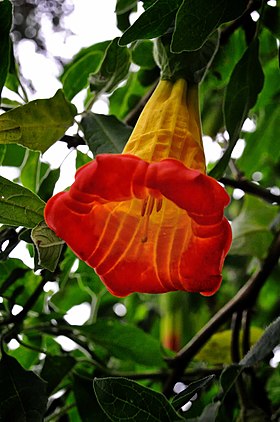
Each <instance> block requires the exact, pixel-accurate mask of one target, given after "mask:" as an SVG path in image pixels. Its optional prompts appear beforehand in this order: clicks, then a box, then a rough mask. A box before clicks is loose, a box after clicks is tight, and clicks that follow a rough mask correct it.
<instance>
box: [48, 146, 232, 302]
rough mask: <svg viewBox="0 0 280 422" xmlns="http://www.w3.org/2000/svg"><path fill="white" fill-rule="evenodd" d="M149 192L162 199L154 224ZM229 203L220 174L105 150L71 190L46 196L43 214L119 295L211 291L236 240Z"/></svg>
mask: <svg viewBox="0 0 280 422" xmlns="http://www.w3.org/2000/svg"><path fill="white" fill-rule="evenodd" d="M147 197H153V198H154V199H157V201H159V198H162V199H163V202H162V204H161V208H160V207H159V208H160V209H159V210H158V212H157V211H156V208H155V205H154V204H152V205H151V209H150V211H149V212H148V214H149V218H148V225H147V222H146V223H145V222H144V219H145V214H146V213H147V212H144V216H141V210H142V208H143V201H144V199H145V198H147ZM227 203H228V195H227V194H226V193H225V191H224V190H223V188H222V187H221V186H220V185H219V184H218V183H217V182H216V181H215V180H214V179H212V178H210V177H208V176H206V175H204V174H202V173H200V172H199V171H197V170H192V169H189V168H187V167H185V166H184V165H183V164H182V163H181V162H179V161H177V160H175V159H166V160H162V161H159V162H157V163H147V162H145V161H144V160H142V159H140V158H138V157H134V156H132V155H130V154H121V155H119V154H116V155H111V154H103V155H99V156H97V159H96V160H95V161H92V162H90V163H88V164H86V165H85V166H83V167H82V168H81V169H80V170H79V171H78V172H77V174H76V180H75V182H74V184H73V185H72V187H71V188H70V190H69V191H68V192H64V193H60V194H57V195H56V196H54V197H53V198H51V199H50V200H49V201H48V203H47V206H46V209H45V218H46V221H47V223H48V224H49V226H50V227H51V228H52V229H53V230H54V231H55V232H56V233H57V235H58V236H60V237H62V238H63V239H64V240H65V241H66V243H67V244H68V245H69V246H70V247H71V248H72V249H73V251H74V252H75V253H76V254H77V255H78V256H79V257H81V258H82V259H83V260H85V261H86V262H87V263H88V264H89V265H91V266H92V267H94V268H95V269H96V271H97V273H98V274H99V275H100V277H101V279H102V280H103V281H104V283H105V284H106V286H107V287H108V289H109V290H110V291H111V292H112V293H113V294H115V295H117V296H125V295H127V294H129V293H132V292H134V291H139V292H149V293H161V292H166V291H170V290H178V289H181V290H189V291H198V292H204V294H210V293H211V294H212V293H214V291H216V290H217V288H218V286H219V285H220V282H221V274H220V272H221V261H222V262H223V259H224V257H225V255H226V253H227V251H228V248H229V244H230V236H231V234H230V230H228V226H227V225H228V222H227V220H226V219H225V218H224V217H223V209H224V206H226V204H227ZM142 213H143V211H142ZM145 224H146V225H147V227H146V228H145ZM203 227H205V228H204V229H203ZM206 227H207V230H206ZM145 233H146V234H147V235H146V237H147V239H145ZM143 240H144V241H143ZM205 248H206V249H205ZM206 250H207V251H211V250H212V253H210V255H209V252H207V253H206V252H205V251H206ZM205 257H208V258H207V259H205ZM207 260H208V262H207ZM186 263H188V265H187V267H186ZM190 263H191V265H190ZM202 268H203V274H201V269H202ZM211 280H212V281H211ZM207 292H208V293H207Z"/></svg>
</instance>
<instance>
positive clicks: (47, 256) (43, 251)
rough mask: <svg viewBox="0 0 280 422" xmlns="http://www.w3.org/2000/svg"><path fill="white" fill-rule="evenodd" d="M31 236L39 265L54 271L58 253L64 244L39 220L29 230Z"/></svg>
mask: <svg viewBox="0 0 280 422" xmlns="http://www.w3.org/2000/svg"><path fill="white" fill-rule="evenodd" d="M31 238H32V240H33V242H34V244H35V247H36V249H37V252H38V257H39V261H38V264H39V265H40V267H43V268H46V269H47V270H49V271H54V270H55V269H56V266H57V264H58V261H59V258H60V254H61V251H62V248H63V245H64V241H63V240H61V239H60V238H59V237H57V236H56V234H55V233H54V232H53V231H52V230H51V229H50V228H49V227H48V226H47V225H46V223H45V222H44V221H41V222H40V223H39V224H38V225H37V226H36V227H34V229H33V230H32V232H31Z"/></svg>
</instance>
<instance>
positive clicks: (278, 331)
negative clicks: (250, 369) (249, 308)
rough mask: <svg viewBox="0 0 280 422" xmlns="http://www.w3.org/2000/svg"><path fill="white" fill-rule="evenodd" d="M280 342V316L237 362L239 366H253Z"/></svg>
mask: <svg viewBox="0 0 280 422" xmlns="http://www.w3.org/2000/svg"><path fill="white" fill-rule="evenodd" d="M279 343H280V317H278V318H277V319H276V320H275V321H273V322H272V324H270V325H269V326H268V327H267V329H266V330H265V332H264V334H263V335H262V337H261V338H260V339H259V341H257V343H255V345H254V346H253V347H252V348H251V349H250V350H249V352H248V353H247V355H246V356H245V357H244V358H243V359H242V360H241V361H240V362H239V365H241V366H246V367H247V366H253V365H255V364H256V363H258V362H260V361H262V360H264V359H265V358H266V357H267V356H268V355H269V354H270V353H271V352H272V351H273V349H274V348H275V347H276V346H278V345H279Z"/></svg>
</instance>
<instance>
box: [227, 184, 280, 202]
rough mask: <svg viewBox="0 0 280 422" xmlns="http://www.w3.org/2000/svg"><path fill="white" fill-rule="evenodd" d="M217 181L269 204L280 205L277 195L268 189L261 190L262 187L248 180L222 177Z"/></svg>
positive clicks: (279, 197)
mask: <svg viewBox="0 0 280 422" xmlns="http://www.w3.org/2000/svg"><path fill="white" fill-rule="evenodd" d="M219 181H220V182H221V183H223V184H224V185H226V186H231V187H233V188H237V189H242V190H243V191H244V192H246V193H250V194H252V195H255V196H258V197H259V198H262V199H264V200H265V201H267V202H270V203H271V204H273V203H277V204H279V205H280V196H279V195H275V194H274V193H272V192H270V190H269V189H266V188H263V187H262V186H260V185H257V184H256V183H254V182H250V181H249V180H246V179H239V180H235V179H230V178H228V177H222V178H221V179H220V180H219Z"/></svg>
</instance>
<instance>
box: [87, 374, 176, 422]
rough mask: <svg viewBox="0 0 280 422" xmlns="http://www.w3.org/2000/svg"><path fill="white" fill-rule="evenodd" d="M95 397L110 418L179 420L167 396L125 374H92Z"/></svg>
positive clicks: (115, 421) (148, 421) (158, 421)
mask: <svg viewBox="0 0 280 422" xmlns="http://www.w3.org/2000/svg"><path fill="white" fill-rule="evenodd" d="M93 387H94V391H95V394H96V397H97V400H98V402H99V404H100V406H101V408H102V409H103V411H104V412H105V413H106V415H107V416H108V417H109V418H110V420H111V421H113V422H121V421H124V420H125V421H131V422H143V421H145V422H179V421H181V420H183V418H182V417H181V416H180V415H178V413H176V411H175V410H174V408H173V407H172V406H171V404H170V403H169V402H168V400H167V399H166V397H165V396H164V395H163V394H161V393H158V392H156V391H153V390H151V389H149V388H147V387H144V386H142V385H140V384H137V383H136V382H135V381H131V380H128V379H126V378H111V377H110V378H99V379H98V378H95V379H94V381H93Z"/></svg>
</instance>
